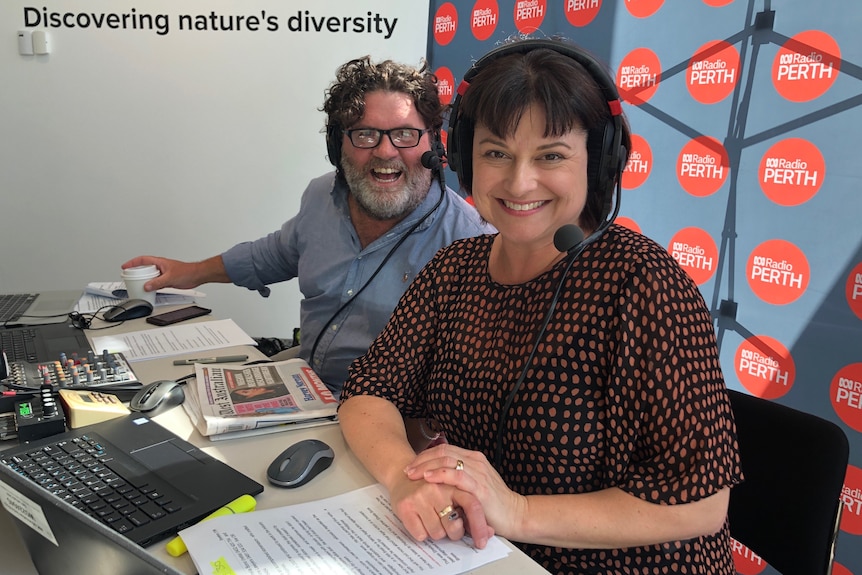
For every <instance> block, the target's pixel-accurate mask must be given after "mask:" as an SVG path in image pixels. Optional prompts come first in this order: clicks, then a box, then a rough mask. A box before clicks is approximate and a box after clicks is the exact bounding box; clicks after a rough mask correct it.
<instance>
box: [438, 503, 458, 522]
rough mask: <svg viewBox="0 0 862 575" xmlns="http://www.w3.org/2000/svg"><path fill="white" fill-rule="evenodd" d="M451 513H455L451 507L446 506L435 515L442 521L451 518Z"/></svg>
mask: <svg viewBox="0 0 862 575" xmlns="http://www.w3.org/2000/svg"><path fill="white" fill-rule="evenodd" d="M453 513H456V511H455V510H454V509H453V507H452V506H451V505H447V506H446V507H444V508H443V509H441V510H440V511H438V512H437V515H439V516H440V519H443V518H444V517H447V516H449V517H451V516H452V514H453ZM450 521H451V519H450Z"/></svg>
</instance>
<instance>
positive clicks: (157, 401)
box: [129, 379, 186, 415]
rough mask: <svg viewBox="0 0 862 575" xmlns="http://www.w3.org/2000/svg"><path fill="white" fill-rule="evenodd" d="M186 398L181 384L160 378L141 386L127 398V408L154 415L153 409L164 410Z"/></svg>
mask: <svg viewBox="0 0 862 575" xmlns="http://www.w3.org/2000/svg"><path fill="white" fill-rule="evenodd" d="M185 399H186V394H185V392H184V391H183V388H182V384H181V383H179V382H177V381H173V380H171V379H162V380H159V381H154V382H153V383H148V384H146V385H144V386H143V387H141V389H140V390H139V391H138V393H136V394H135V396H134V397H132V399H131V400H129V409H131V410H132V411H141V412H144V413H147V414H148V415H155V411H156V409H157V408H158V411H160V412H161V411H165V410H167V409H168V408H169V407H173V406H175V405H179V404H181V403H182V402H183V401H184V400H185Z"/></svg>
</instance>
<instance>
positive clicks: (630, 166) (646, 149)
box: [622, 134, 652, 190]
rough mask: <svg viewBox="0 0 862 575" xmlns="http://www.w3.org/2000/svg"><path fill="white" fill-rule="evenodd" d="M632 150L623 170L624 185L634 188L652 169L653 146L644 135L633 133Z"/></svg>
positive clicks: (626, 187) (642, 181)
mask: <svg viewBox="0 0 862 575" xmlns="http://www.w3.org/2000/svg"><path fill="white" fill-rule="evenodd" d="M631 139H632V151H631V152H629V161H628V162H626V167H625V170H623V177H622V186H623V188H625V189H627V190H633V189H635V188H637V187H638V186H640V185H641V184H643V183H644V182H645V181H646V180H647V178H648V177H649V175H650V172H651V171H652V148H650V146H649V143H648V142H647V141H646V139H644V138H643V136H640V135H638V134H632V135H631Z"/></svg>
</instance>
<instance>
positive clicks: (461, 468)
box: [455, 459, 464, 471]
mask: <svg viewBox="0 0 862 575" xmlns="http://www.w3.org/2000/svg"><path fill="white" fill-rule="evenodd" d="M455 471H464V462H463V461H461V460H460V459H459V460H458V461H456V462H455Z"/></svg>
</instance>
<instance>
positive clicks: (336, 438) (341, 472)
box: [0, 316, 547, 575]
mask: <svg viewBox="0 0 862 575" xmlns="http://www.w3.org/2000/svg"><path fill="white" fill-rule="evenodd" d="M208 319H211V316H207V317H204V318H199V319H198V320H192V321H207V320H208ZM95 323H96V322H94V327H98V326H96V325H95ZM102 325H104V324H102ZM147 327H149V324H147V323H146V322H145V321H144V320H143V319H138V320H134V321H129V322H126V323H124V324H123V325H121V326H117V327H116V328H112V329H110V330H101V331H90V332H88V336H89V337H90V338H91V339H92V337H94V336H99V335H108V334H110V333H119V332H121V331H122V332H125V331H136V330H142V329H146V328H147ZM114 329H116V332H114ZM234 353H238V354H248V356H249V359H259V358H262V357H263V356H262V355H261V354H260V353H259V352H258V351H257V349H256V348H254V347H237V348H228V349H224V350H219V352H218V355H229V354H234ZM189 355H190V356H191V357H200V353H197V354H189ZM179 357H181V356H179ZM174 359H177V358H174V357H172V358H168V359H157V360H152V361H144V362H137V363H134V364H132V368H133V370H134V372H135V375H137V377H138V379H140V380H141V381H143V382H145V383H148V382H151V381H156V380H158V379H169V378H177V377H181V376H183V375H186V374H188V373H192V372H193V371H194V368H193V367H192V366H180V367H178V366H174V365H173V360H174ZM154 420H155V421H157V422H158V423H159V424H161V425H163V426H164V427H166V428H168V429H170V430H171V431H173V432H174V433H176V434H177V435H179V436H180V437H182V438H183V439H186V440H187V441H189V442H190V443H192V444H194V445H196V446H198V447H200V448H201V449H203V450H204V451H206V452H207V453H209V454H210V455H212V456H213V457H216V458H217V459H220V460H222V461H224V462H226V463H229V464H230V465H231V466H232V467H234V468H235V469H238V470H239V471H241V472H243V473H245V474H246V475H248V476H249V477H251V478H252V479H254V480H255V481H257V482H258V483H260V484H261V485H263V486H264V487H265V489H264V491H263V493H261V494H260V495H258V496H257V497H256V499H257V507H258V509H269V508H273V507H282V506H284V505H290V504H292V503H302V502H306V501H311V500H315V499H321V498H324V497H330V496H333V495H338V494H340V493H344V492H347V491H350V490H353V489H358V488H360V487H365V486H367V485H370V484H371V483H373V481H374V480H373V478H372V477H371V475H369V474H368V472H367V471H365V468H364V467H363V466H362V464H361V463H360V462H359V461H358V460H357V459H356V457H354V455H353V453H352V452H351V451H350V450H349V449H348V447H347V445H346V443H345V442H344V438H343V437H342V435H341V431H340V429H339V428H338V426H337V425H327V426H323V427H316V428H312V429H300V430H293V431H283V432H279V433H273V434H269V435H259V436H255V437H248V438H242V439H231V440H226V441H210V440H209V439H207V438H205V437H203V436H201V435H200V434H199V433H198V432H197V430H196V429H195V428H194V427H193V426H192V424H191V422H190V421H189V419H188V416H186V413H185V411H183V408H182V407H175V408H173V409H171V410H170V411H167V412H165V413H162V414H160V415H158V416H156V417H155V418H154ZM311 437H313V438H317V439H320V440H322V441H325V442H326V443H328V444H329V445H330V446H331V447H332V449H333V451H334V452H335V459H334V461H333V464H332V466H330V467H329V469H327V470H325V471H324V472H323V473H321V474H320V475H319V476H318V477H317V478H315V479H314V480H313V481H311V482H310V483H307V484H305V485H303V486H302V487H298V488H296V489H281V488H278V487H273V486H272V485H270V484H269V483H268V482H267V480H266V468H267V466H268V465H269V463H270V462H271V461H272V460H273V459H274V458H275V457H276V456H277V455H278V454H279V453H281V452H282V451H283V450H284V449H285V448H286V447H287V446H288V445H290V444H292V443H294V442H296V441H299V440H301V439H306V438H311ZM9 533H14V534H15V536H14V537H8V536H5V535H6V534H9ZM0 534H3V536H0V567H2V572H3V573H4V574H5V575H37V572H36V569H35V567H34V566H33V564H32V562H31V561H30V558H29V555H28V554H27V551H26V549H25V548H24V546H23V544H21V542H20V541H19V540H18V537H17V531H16V530H15V529H14V527H13V526H12V524H11V522H10V519H9V517H8V514H7V513H6V511H5V509H2V507H0ZM164 543H165V542H162V543H158V544H155V545H153V546H151V547H150V548H149V549H148V550H149V551H150V552H151V553H152V554H154V555H156V556H157V557H159V558H160V559H161V560H162V561H163V562H165V563H167V564H170V565H172V566H174V567H175V568H176V569H178V570H180V571H183V572H184V573H190V574H193V573H195V572H196V571H195V568H194V564H193V563H192V560H191V559H190V558H189V556H188V554H185V555H183V556H182V557H179V558H174V557H171V556H170V555H168V554H167V552H166V551H165V546H164ZM505 543H506V544H507V545H508V546H509V547H511V548H512V553H511V554H510V555H509V556H508V557H507V558H506V559H503V560H501V561H496V562H493V563H490V564H488V565H485V566H484V567H482V568H480V569H476V570H473V571H470V573H475V574H477V575H509V574H511V575H531V574H534V573H536V574H538V573H547V571H545V570H544V569H543V568H542V567H541V566H539V565H538V564H537V563H535V562H534V561H533V560H532V559H530V558H529V557H527V556H526V555H525V554H523V553H522V552H521V551H519V550H518V549H516V548H514V547H513V546H512V545H511V544H510V543H509V542H508V541H507V542H505Z"/></svg>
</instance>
